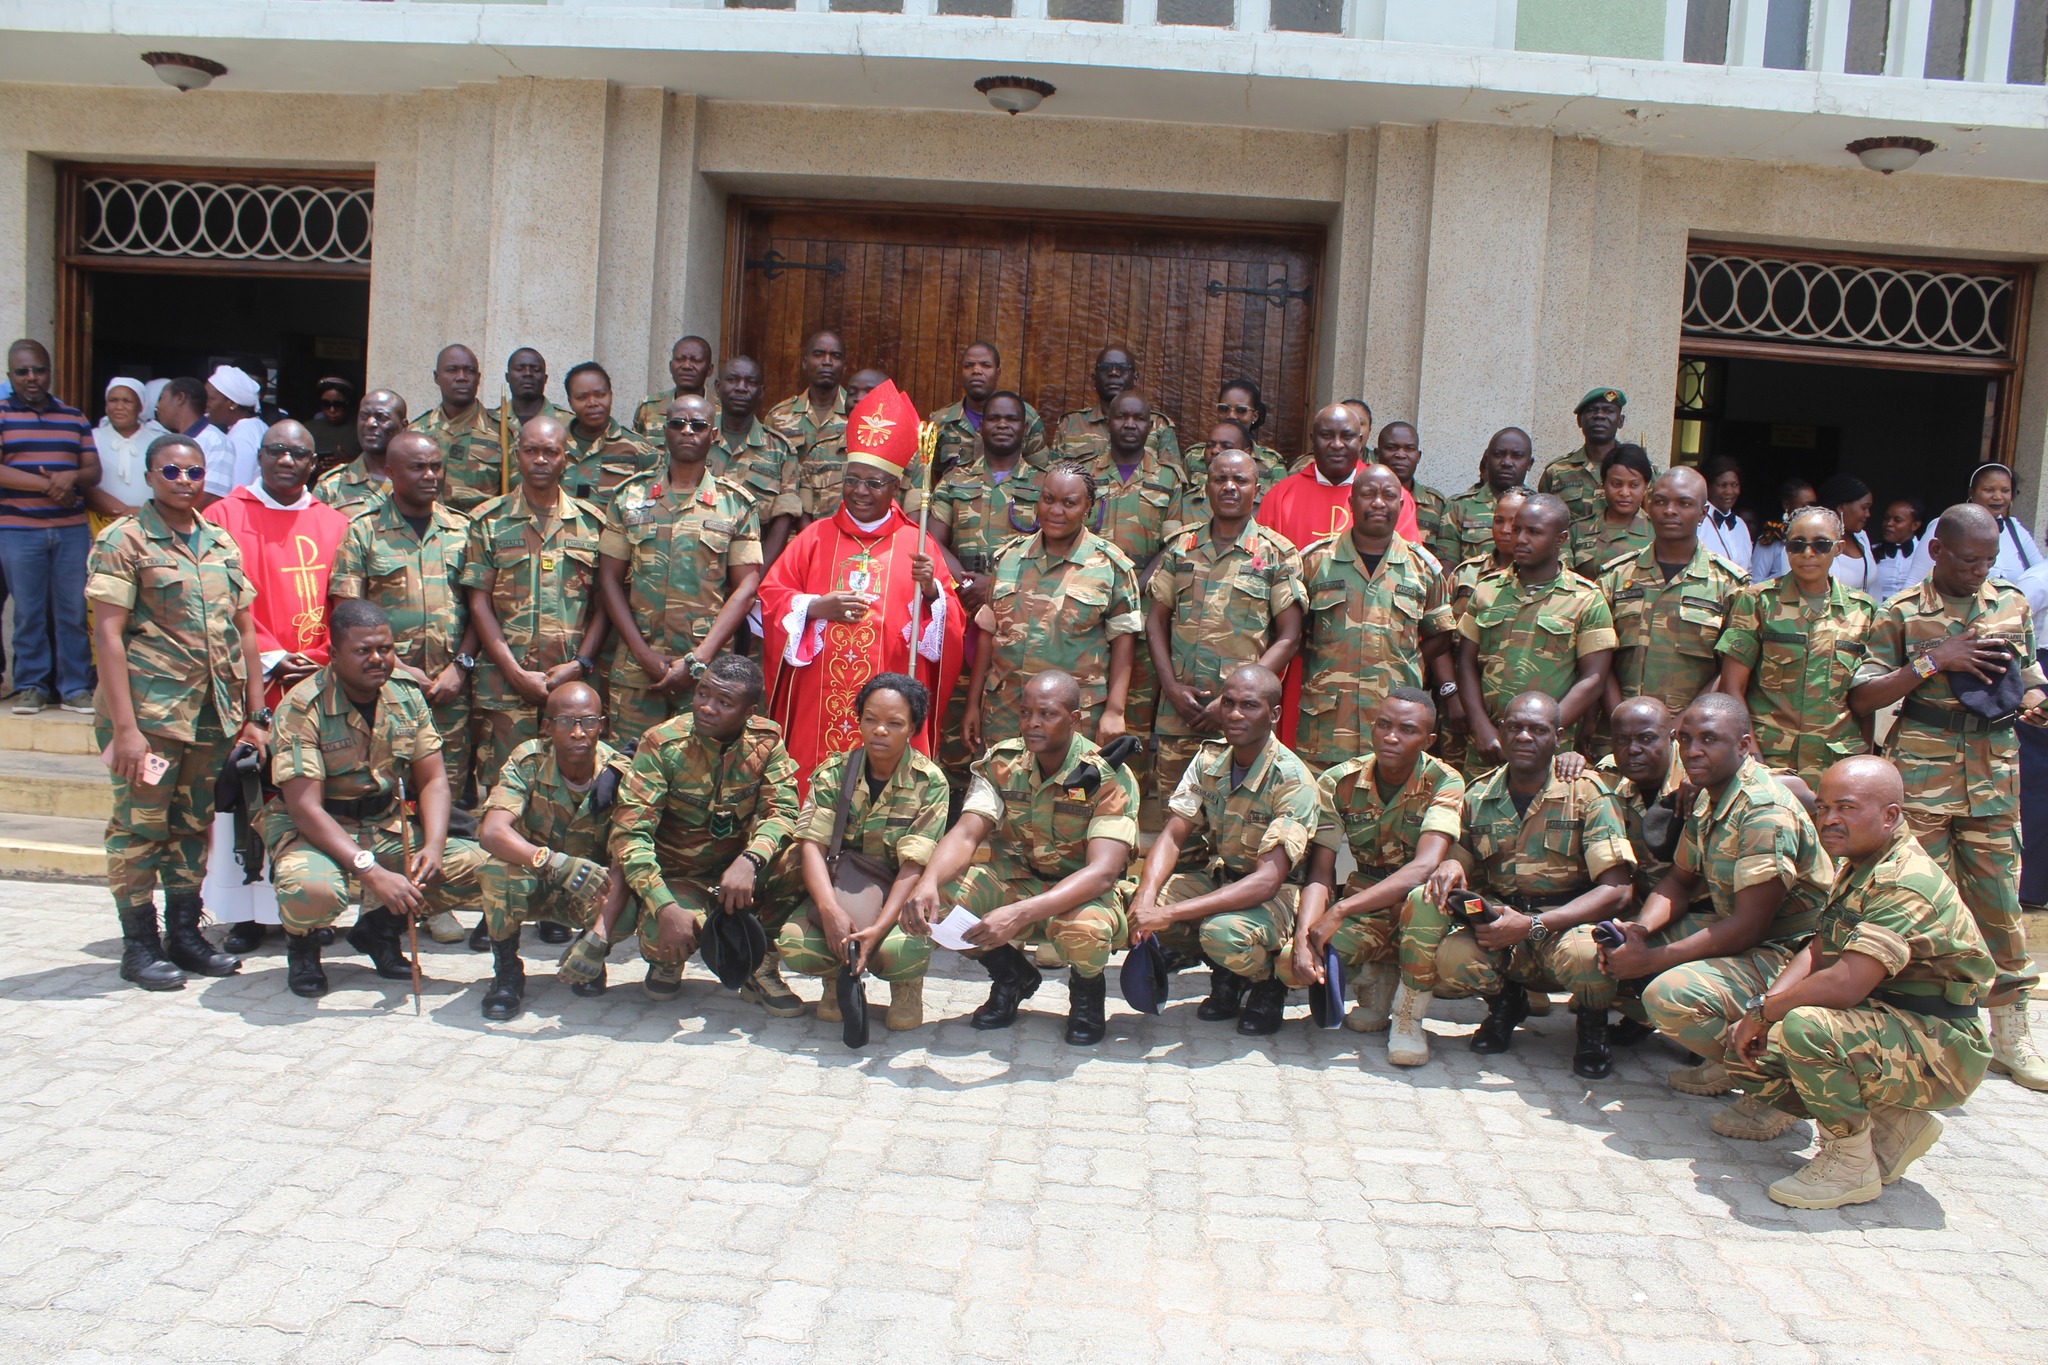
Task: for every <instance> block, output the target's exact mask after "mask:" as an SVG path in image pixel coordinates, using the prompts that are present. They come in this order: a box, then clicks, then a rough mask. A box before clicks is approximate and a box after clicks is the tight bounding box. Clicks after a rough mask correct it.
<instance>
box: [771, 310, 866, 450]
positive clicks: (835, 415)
mask: <svg viewBox="0 0 2048 1365" xmlns="http://www.w3.org/2000/svg"><path fill="white" fill-rule="evenodd" d="M797 364H798V366H799V368H801V369H802V371H803V376H804V386H803V388H802V389H800V390H798V391H797V392H796V393H794V394H791V395H790V396H789V397H787V398H785V399H783V400H782V401H781V402H780V403H777V404H776V405H775V406H774V407H772V408H770V409H768V411H767V412H766V413H765V414H763V415H762V418H761V420H762V421H763V422H765V423H766V424H767V425H768V427H769V429H770V430H772V431H774V432H775V433H776V434H777V435H778V436H780V437H782V439H783V440H785V441H787V442H789V445H790V449H792V450H795V451H796V452H798V453H799V454H801V453H802V452H803V451H804V450H805V449H806V448H807V447H808V446H809V445H810V444H811V442H812V440H813V439H815V438H816V437H817V435H818V431H819V429H820V428H821V427H823V426H824V425H825V424H826V423H827V422H834V421H836V422H840V423H844V422H845V421H846V414H847V413H849V412H851V411H853V403H852V401H851V400H850V399H848V398H847V396H846V390H845V389H843V388H841V387H840V386H839V379H840V376H841V375H843V374H845V373H846V343H845V342H844V341H842V340H840V337H839V333H837V332H834V331H830V330H827V331H821V332H813V333H811V335H810V336H808V337H806V338H805V339H804V353H803V356H802V358H801V359H800V360H799V361H798V362H797Z"/></svg>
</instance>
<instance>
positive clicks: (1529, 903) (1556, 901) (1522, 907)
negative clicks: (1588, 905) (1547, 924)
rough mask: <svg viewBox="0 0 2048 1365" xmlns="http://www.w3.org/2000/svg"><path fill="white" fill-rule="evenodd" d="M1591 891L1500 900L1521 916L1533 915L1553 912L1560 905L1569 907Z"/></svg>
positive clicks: (1556, 892) (1588, 889)
mask: <svg viewBox="0 0 2048 1365" xmlns="http://www.w3.org/2000/svg"><path fill="white" fill-rule="evenodd" d="M1592 889H1593V888H1592V887H1590V886H1589V887H1586V888H1584V889H1583V890H1579V891H1554V892H1552V893H1550V894H1549V895H1547V896H1502V897H1501V899H1502V900H1503V901H1505V902H1507V903H1508V904H1509V905H1512V906H1514V907H1515V909H1517V910H1519V911H1521V912H1522V913H1523V914H1525V915H1533V914H1535V913H1536V912H1537V911H1539V910H1555V909H1557V907H1558V906H1560V905H1569V904H1571V903H1572V902H1573V901H1575V900H1577V899H1578V898H1579V897H1581V896H1583V895H1585V894H1586V892H1587V891H1591V890H1592Z"/></svg>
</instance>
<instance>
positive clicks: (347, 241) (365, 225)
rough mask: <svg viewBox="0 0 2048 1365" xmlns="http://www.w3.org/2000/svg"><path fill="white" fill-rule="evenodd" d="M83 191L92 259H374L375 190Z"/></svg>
mask: <svg viewBox="0 0 2048 1365" xmlns="http://www.w3.org/2000/svg"><path fill="white" fill-rule="evenodd" d="M79 190H80V194H79V219H80V221H79V240H80V242H81V244H82V247H83V249H84V251H85V252H86V253H87V254H89V255H94V256H155V257H175V258H179V259H183V260H212V261H285V262H293V263H298V264H306V265H364V266H367V265H368V264H369V263H370V237H371V231H372V212H371V192H370V190H369V189H368V188H367V187H363V186H348V185H253V184H234V183H229V182H219V181H210V180H146V179H137V178H132V177H127V176H101V177H97V178H93V179H88V180H85V181H83V182H82V183H81V184H80V186H79Z"/></svg>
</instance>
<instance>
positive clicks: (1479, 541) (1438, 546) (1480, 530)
mask: <svg viewBox="0 0 2048 1365" xmlns="http://www.w3.org/2000/svg"><path fill="white" fill-rule="evenodd" d="M1516 487H1518V488H1522V491H1523V492H1524V493H1527V492H1528V491H1529V489H1527V488H1526V487H1522V485H1519V484H1517V485H1516ZM1499 501H1500V494H1498V493H1496V492H1494V491H1493V489H1491V488H1489V487H1488V486H1487V485H1486V483H1485V481H1484V480H1482V481H1480V482H1479V483H1475V484H1473V485H1472V486H1471V487H1470V488H1468V489H1466V490H1465V491H1464V492H1462V493H1460V494H1458V496H1457V497H1455V498H1452V499H1451V500H1450V501H1449V502H1448V503H1447V504H1446V505H1445V507H1444V513H1443V516H1442V517H1441V518H1440V519H1439V520H1438V522H1437V533H1436V539H1434V540H1432V541H1430V542H1429V549H1430V553H1431V554H1434V555H1435V556H1436V557H1437V560H1438V561H1439V562H1440V563H1444V564H1462V563H1464V562H1465V561H1466V560H1468V559H1470V558H1472V557H1473V556H1474V555H1490V554H1492V553H1493V505H1494V504H1495V503H1497V502H1499ZM1421 510H1422V509H1421V506H1420V504H1418V505H1417V507H1416V512H1417V519H1418V521H1419V520H1420V513H1421ZM1564 558H1565V560H1566V562H1567V563H1569V562H1570V559H1571V555H1570V551H1569V550H1567V551H1566V553H1565V555H1564Z"/></svg>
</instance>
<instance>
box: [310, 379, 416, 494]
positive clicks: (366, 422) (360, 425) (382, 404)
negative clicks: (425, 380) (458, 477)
mask: <svg viewBox="0 0 2048 1365" xmlns="http://www.w3.org/2000/svg"><path fill="white" fill-rule="evenodd" d="M405 429H406V425H405V400H404V399H403V398H400V397H399V396H398V395H397V394H395V393H393V392H392V391H391V390H389V389H372V390H370V391H369V392H368V393H366V394H364V395H363V401H362V403H361V404H360V405H359V406H358V407H357V408H356V444H358V445H359V446H361V447H362V454H360V455H358V456H356V458H355V459H353V460H350V461H349V462H348V463H347V464H345V465H342V466H341V467H340V468H338V469H333V470H329V471H328V473H327V476H326V477H325V478H323V479H321V480H320V482H319V483H317V484H315V485H313V496H314V497H316V498H318V499H319V500H320V501H322V502H324V503H326V504H327V505H328V506H329V507H332V508H333V509H334V510H335V511H337V512H339V513H341V514H342V515H343V516H345V517H354V516H356V515H357V514H358V513H361V512H367V511H370V510H371V509H373V508H375V507H376V506H378V505H379V504H380V503H382V502H383V501H384V495H385V493H386V491H387V490H388V489H389V488H390V486H391V477H390V475H389V474H387V473H386V472H385V469H384V462H385V452H386V451H387V450H388V449H389V448H390V445H391V438H392V437H394V436H396V435H398V434H399V433H401V432H403V431H404V430H405Z"/></svg>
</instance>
